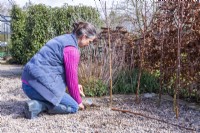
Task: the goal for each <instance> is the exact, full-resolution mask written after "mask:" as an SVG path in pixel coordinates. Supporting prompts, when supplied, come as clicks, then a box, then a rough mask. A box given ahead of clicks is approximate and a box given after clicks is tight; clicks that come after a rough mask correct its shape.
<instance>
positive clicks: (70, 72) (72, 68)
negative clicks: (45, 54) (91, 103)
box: [22, 46, 82, 104]
mask: <svg viewBox="0 0 200 133" xmlns="http://www.w3.org/2000/svg"><path fill="white" fill-rule="evenodd" d="M63 55H64V65H65V77H66V83H67V87H68V91H69V94H70V95H71V97H72V98H73V99H74V100H75V101H76V102H77V103H78V104H80V103H81V102H82V99H81V96H80V92H79V89H78V64H79V59H80V53H79V50H78V49H77V48H75V47H73V46H68V47H65V48H64V51H63ZM22 82H23V83H25V84H28V82H27V81H26V80H25V79H22Z"/></svg>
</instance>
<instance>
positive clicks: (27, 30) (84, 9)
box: [10, 4, 102, 64]
mask: <svg viewBox="0 0 200 133" xmlns="http://www.w3.org/2000/svg"><path fill="white" fill-rule="evenodd" d="M11 17H12V22H11V30H12V35H11V45H12V46H11V49H10V51H11V54H12V57H13V59H14V60H15V61H16V63H19V64H25V63H26V62H27V61H28V60H29V59H30V58H31V57H32V56H33V55H34V54H35V53H36V52H37V51H38V50H39V49H40V48H41V47H42V46H43V45H44V44H45V43H46V42H47V41H48V40H49V39H51V38H53V37H55V36H57V35H61V34H64V33H67V32H68V33H69V32H71V30H72V24H73V23H74V22H77V21H88V22H91V23H93V24H94V25H95V26H96V27H100V25H101V24H102V21H101V20H100V14H99V12H98V11H97V10H96V9H95V8H92V7H88V6H68V5H64V6H62V7H61V8H58V7H56V8H52V7H49V6H45V5H42V4H39V5H30V6H28V7H27V8H26V10H23V9H21V8H19V7H18V6H16V5H14V6H13V8H12V11H11Z"/></svg>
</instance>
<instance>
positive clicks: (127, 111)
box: [111, 108, 196, 131]
mask: <svg viewBox="0 0 200 133" xmlns="http://www.w3.org/2000/svg"><path fill="white" fill-rule="evenodd" d="M111 110H113V111H121V112H122V113H131V114H134V115H139V116H143V117H146V118H149V119H153V120H157V121H160V122H163V123H167V124H170V125H173V126H177V127H179V128H184V129H186V130H191V131H196V130H195V129H192V128H187V127H183V126H180V125H177V124H173V123H169V122H167V121H164V120H160V119H157V118H153V117H150V116H146V115H144V114H141V113H136V112H132V111H129V110H122V109H116V108H111Z"/></svg>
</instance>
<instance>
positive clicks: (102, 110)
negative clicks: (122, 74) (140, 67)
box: [0, 64, 200, 133]
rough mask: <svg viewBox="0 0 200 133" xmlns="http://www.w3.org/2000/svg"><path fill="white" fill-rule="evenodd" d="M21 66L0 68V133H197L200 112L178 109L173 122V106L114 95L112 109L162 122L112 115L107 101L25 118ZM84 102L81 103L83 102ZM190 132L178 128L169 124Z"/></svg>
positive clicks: (153, 100) (2, 66) (144, 99)
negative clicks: (127, 111) (59, 112)
mask: <svg viewBox="0 0 200 133" xmlns="http://www.w3.org/2000/svg"><path fill="white" fill-rule="evenodd" d="M21 71H22V67H21V66H11V65H1V64H0V133H76V132H77V133H146V132H148V133H190V132H191V133H193V132H194V133H196V132H200V111H199V110H196V109H192V108H189V107H188V106H185V105H180V117H179V119H176V116H175V113H174V112H173V103H172V102H171V101H168V100H163V101H162V104H161V106H160V107H159V108H157V107H156V96H155V97H153V98H145V97H143V96H141V97H142V101H141V103H140V104H136V103H135V102H134V96H131V95H125V96H124V95H114V96H113V107H115V108H120V109H125V110H130V111H133V112H137V113H142V114H145V115H146V116H150V117H153V118H157V119H160V120H164V121H166V122H168V123H164V122H159V121H157V120H153V119H149V118H146V117H143V116H138V115H134V114H130V113H122V112H118V111H112V110H111V109H110V108H109V97H102V98H92V100H93V102H94V103H96V104H98V105H100V107H91V108H87V109H86V110H85V111H79V112H78V113H76V114H68V115H48V114H45V113H43V114H40V117H38V118H37V119H34V120H28V119H25V118H24V103H25V101H26V100H28V98H27V97H26V96H25V95H24V94H23V92H22V90H21V81H20V74H21ZM85 100H86V99H84V101H85ZM169 123H172V124H177V125H180V126H183V127H188V128H193V129H195V131H191V130H186V129H184V128H179V127H177V126H174V125H172V124H169Z"/></svg>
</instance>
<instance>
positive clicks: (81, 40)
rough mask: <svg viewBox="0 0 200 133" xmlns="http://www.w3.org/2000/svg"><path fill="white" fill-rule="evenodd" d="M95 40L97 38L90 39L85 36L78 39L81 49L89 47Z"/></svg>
mask: <svg viewBox="0 0 200 133" xmlns="http://www.w3.org/2000/svg"><path fill="white" fill-rule="evenodd" d="M95 38H96V37H95V36H94V37H91V38H88V37H87V36H86V35H83V36H82V37H80V38H79V39H78V46H79V47H81V48H82V47H85V46H88V45H89V44H90V43H92V42H93V41H94V39H95Z"/></svg>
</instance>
